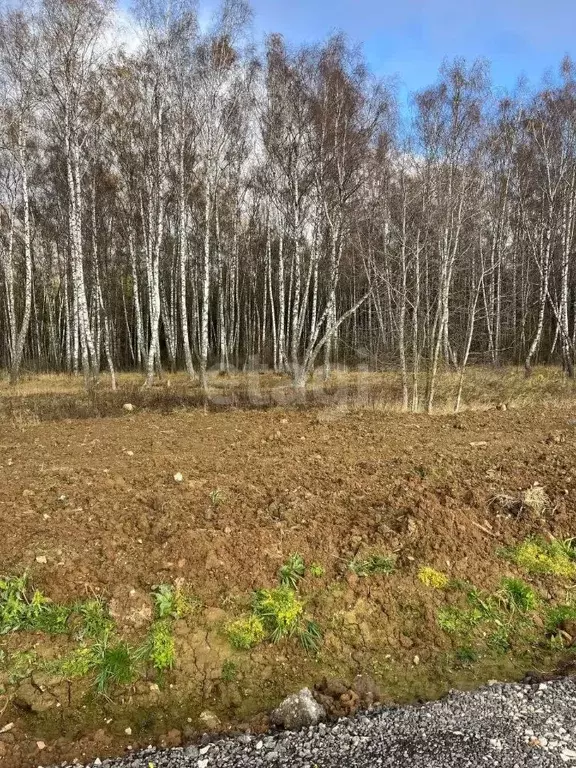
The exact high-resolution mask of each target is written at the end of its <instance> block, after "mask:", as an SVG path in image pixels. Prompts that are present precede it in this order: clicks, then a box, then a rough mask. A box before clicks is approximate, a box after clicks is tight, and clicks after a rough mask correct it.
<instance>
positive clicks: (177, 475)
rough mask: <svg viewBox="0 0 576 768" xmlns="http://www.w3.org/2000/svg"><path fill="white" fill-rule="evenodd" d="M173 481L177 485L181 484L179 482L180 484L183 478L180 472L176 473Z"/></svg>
mask: <svg viewBox="0 0 576 768" xmlns="http://www.w3.org/2000/svg"><path fill="white" fill-rule="evenodd" d="M174 480H175V481H176V482H177V483H181V482H182V480H184V477H183V475H182V472H176V474H175V475H174Z"/></svg>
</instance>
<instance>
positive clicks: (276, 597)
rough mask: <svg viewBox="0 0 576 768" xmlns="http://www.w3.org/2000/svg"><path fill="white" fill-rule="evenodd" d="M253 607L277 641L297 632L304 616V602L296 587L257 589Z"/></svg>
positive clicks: (272, 638)
mask: <svg viewBox="0 0 576 768" xmlns="http://www.w3.org/2000/svg"><path fill="white" fill-rule="evenodd" d="M252 608H253V610H254V613H255V615H256V616H257V617H258V618H259V619H260V620H261V621H262V624H263V625H264V628H265V630H266V631H267V632H268V634H269V635H270V639H271V640H272V642H274V643H277V642H279V641H280V640H282V639H283V638H285V637H290V636H291V635H293V634H295V632H296V631H297V629H298V627H299V625H300V621H301V619H302V616H303V612H304V603H303V602H302V601H301V600H299V599H298V597H297V595H296V591H295V590H294V589H291V588H290V587H286V586H281V587H276V588H275V589H259V590H257V591H256V592H255V593H254V598H253V602H252Z"/></svg>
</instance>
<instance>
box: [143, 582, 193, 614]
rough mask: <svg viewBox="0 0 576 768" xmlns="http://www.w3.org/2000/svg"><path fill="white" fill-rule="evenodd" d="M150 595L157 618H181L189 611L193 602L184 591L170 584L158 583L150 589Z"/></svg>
mask: <svg viewBox="0 0 576 768" xmlns="http://www.w3.org/2000/svg"><path fill="white" fill-rule="evenodd" d="M152 597H153V599H154V605H155V609H156V617H157V618H159V619H168V618H171V619H181V618H183V617H184V616H186V614H187V613H189V612H190V611H191V609H192V607H193V603H192V601H191V600H190V598H189V597H187V596H186V595H185V594H184V591H183V590H182V589H181V588H180V587H178V586H176V587H174V586H172V584H159V585H158V586H156V587H153V589H152Z"/></svg>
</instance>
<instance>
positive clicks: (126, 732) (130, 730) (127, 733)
mask: <svg viewBox="0 0 576 768" xmlns="http://www.w3.org/2000/svg"><path fill="white" fill-rule="evenodd" d="M124 733H125V734H126V736H132V728H130V726H128V728H124Z"/></svg>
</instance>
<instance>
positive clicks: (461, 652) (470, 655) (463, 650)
mask: <svg viewBox="0 0 576 768" xmlns="http://www.w3.org/2000/svg"><path fill="white" fill-rule="evenodd" d="M456 658H457V659H458V661H459V662H460V663H461V664H464V665H465V666H468V665H470V664H473V663H474V662H475V661H477V660H478V653H477V652H476V651H475V650H474V648H471V647H470V646H469V645H463V646H461V647H460V648H458V649H457V650H456Z"/></svg>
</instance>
